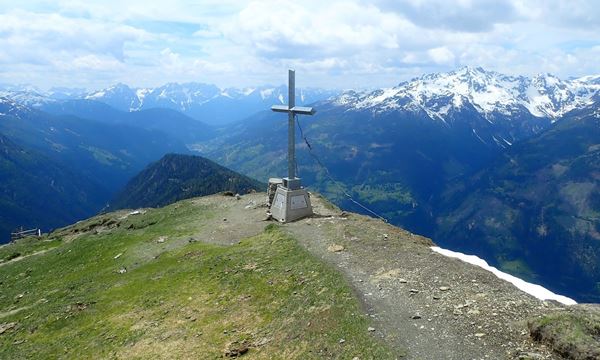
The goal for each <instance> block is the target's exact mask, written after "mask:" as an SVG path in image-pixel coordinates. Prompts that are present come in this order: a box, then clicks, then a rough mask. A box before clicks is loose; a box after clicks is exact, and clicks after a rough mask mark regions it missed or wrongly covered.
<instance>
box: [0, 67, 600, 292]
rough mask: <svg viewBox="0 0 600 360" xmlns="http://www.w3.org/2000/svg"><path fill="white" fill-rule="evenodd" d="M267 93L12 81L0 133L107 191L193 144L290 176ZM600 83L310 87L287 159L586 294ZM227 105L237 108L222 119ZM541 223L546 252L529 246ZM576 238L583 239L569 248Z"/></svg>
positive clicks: (387, 209) (366, 199) (413, 224)
mask: <svg viewBox="0 0 600 360" xmlns="http://www.w3.org/2000/svg"><path fill="white" fill-rule="evenodd" d="M159 89H160V91H159ZM269 89H271V88H269ZM269 89H263V90H259V89H256V90H253V91H250V90H248V91H246V92H244V91H239V92H238V93H234V92H233V91H230V92H227V91H224V90H221V89H218V88H217V87H214V86H211V85H202V84H169V85H165V86H164V87H161V88H157V89H149V90H143V89H141V90H140V89H131V88H129V87H127V86H125V85H119V86H115V87H111V88H109V89H106V90H105V91H100V92H94V93H82V92H77V91H73V92H70V91H68V90H64V89H63V91H62V93H61V94H60V95H56V94H55V95H52V96H53V97H52V96H46V95H44V96H41V97H38V98H36V97H35V96H32V97H29V96H27V91H26V90H27V89H24V90H23V91H24V92H22V93H19V94H20V95H19V96H17V95H16V94H17V93H18V90H16V89H12V90H10V91H9V90H7V91H6V93H7V94H8V95H10V96H11V97H10V99H5V100H4V104H7V103H8V104H10V105H9V106H6V105H0V113H2V115H0V133H2V134H4V135H5V136H6V137H7V138H9V139H10V140H11V141H13V142H15V143H17V144H19V145H22V146H26V147H30V148H32V149H34V150H35V151H39V152H40V153H42V154H43V155H44V156H46V157H48V158H49V159H51V160H52V161H56V162H60V163H61V164H64V165H67V166H68V167H69V168H70V169H72V171H74V172H78V173H81V174H82V175H83V176H85V177H87V178H92V179H96V180H97V181H98V182H99V183H101V184H102V185H103V186H105V187H109V188H110V191H109V192H110V193H111V194H112V195H114V194H116V193H117V192H118V191H119V190H121V189H123V186H124V185H125V183H126V182H127V181H128V180H129V179H131V177H133V176H134V175H135V174H136V173H137V172H139V171H140V170H142V169H143V168H144V166H147V165H148V164H149V163H151V162H153V161H156V160H158V159H160V158H161V157H162V156H163V155H165V154H167V153H173V152H176V153H188V154H189V153H192V152H193V151H195V152H199V153H200V154H202V155H203V156H206V157H207V158H209V159H211V160H213V161H215V162H216V163H218V164H220V165H224V166H227V167H229V168H232V169H234V170H236V171H239V172H241V173H243V174H246V175H249V176H251V177H252V178H255V179H262V180H266V179H267V178H269V177H273V176H277V175H283V174H285V173H286V149H287V122H286V121H285V117H283V116H282V115H281V114H275V113H272V112H270V111H268V109H269V107H270V105H272V104H273V103H279V102H283V103H285V100H286V99H285V91H284V90H285V89H284V88H281V89H280V90H272V91H271V90H269ZM599 89H600V77H599V76H587V77H582V78H577V79H568V80H562V79H559V78H557V77H555V76H552V75H550V74H541V75H537V76H535V77H532V78H527V77H523V76H508V75H503V74H499V73H497V72H492V71H486V70H484V69H481V68H469V67H466V68H461V69H458V70H456V71H452V72H448V73H438V74H429V75H424V76H421V77H419V78H415V79H412V80H409V81H405V82H402V83H400V84H398V86H396V87H393V88H389V89H380V90H375V91H345V92H343V93H339V94H337V95H335V92H328V91H322V90H318V91H315V93H316V94H321V95H322V96H321V97H319V96H316V95H315V97H313V98H311V97H309V96H305V97H304V98H303V99H302V100H304V102H303V103H305V104H307V103H308V101H312V100H311V99H316V101H315V102H314V103H313V104H312V105H313V106H314V107H315V108H316V109H317V111H318V112H317V114H316V115H315V116H313V117H310V118H308V117H307V118H304V117H300V119H299V124H298V125H299V126H300V125H302V131H301V132H300V131H299V132H297V133H298V135H299V137H298V139H297V149H298V154H297V158H298V170H299V173H300V176H301V177H302V178H303V183H304V184H305V185H307V186H309V187H311V188H312V189H314V190H317V191H319V192H321V193H323V194H324V195H325V196H327V197H328V198H329V199H331V200H333V201H334V202H335V203H336V204H338V205H340V206H341V207H343V208H347V209H350V210H355V211H359V212H360V211H364V210H363V209H360V208H358V207H356V205H355V203H354V201H359V202H360V203H361V204H363V205H365V206H367V207H368V208H370V209H371V210H373V211H374V212H376V213H378V214H380V215H382V216H383V217H385V218H387V219H388V220H389V221H390V222H392V223H394V224H396V225H400V226H402V227H405V228H407V229H409V230H410V231H413V232H416V233H419V234H423V235H426V236H431V237H433V238H434V240H435V241H436V242H439V243H441V244H444V245H445V246H447V247H449V248H460V249H462V250H463V251H465V252H472V253H475V254H478V255H480V256H482V257H484V258H486V259H487V260H488V261H490V262H491V263H492V264H493V265H496V266H498V267H500V268H501V269H502V270H505V271H508V272H511V273H515V274H519V275H520V276H523V277H526V278H529V279H533V280H536V279H537V280H540V282H542V283H543V284H544V285H546V286H547V287H549V288H551V289H553V290H555V291H559V292H560V291H563V292H565V293H567V294H568V295H570V296H573V297H575V298H576V299H578V300H584V301H585V300H587V301H598V299H600V289H596V287H597V286H596V285H595V284H596V283H598V282H600V271H598V269H596V267H594V266H591V265H589V266H588V265H586V266H583V265H582V264H594V261H595V260H593V259H595V258H594V256H596V255H593V254H596V253H597V251H598V245H597V243H598V242H597V241H596V240H594V239H595V236H596V235H595V234H596V232H597V231H598V230H597V229H598V218H597V215H596V214H597V211H598V210H597V206H596V205H597V201H596V200H597V199H596V197H595V195H594V194H596V193H597V190H595V189H597V188H598V179H597V177H596V175H595V174H597V158H596V157H595V154H596V153H595V152H594V151H593V149H595V146H596V143H598V136H597V134H598V133H597V131H598V124H597V122H596V121H595V120H594V119H595V116H596V115H595V114H597V112H598V109H599V108H600V102H599V95H598V92H599ZM264 90H269V91H266V92H262V93H261V91H264ZM69 93H72V94H73V95H72V98H70V99H65V97H67V98H68V97H69V96H68V94H69ZM300 93H302V92H300ZM224 94H226V95H227V96H226V95H224ZM38 95H39V94H38ZM332 95H333V96H332ZM59 97H61V98H60V99H58V98H59ZM48 99H49V100H48ZM92 99H93V100H92ZM136 99H137V100H136ZM222 102H225V103H226V105H225V106H222V105H221V104H222ZM109 104H112V106H111V105H109ZM248 104H252V105H251V106H250V105H248ZM3 106H4V107H3ZM115 107H117V108H115ZM257 110H263V111H260V112H256V111H257ZM182 111H183V112H186V113H187V115H185V114H183V113H182ZM233 112H239V113H238V114H237V115H235V114H233ZM223 114H225V115H223ZM188 115H189V116H188ZM218 116H224V117H225V118H221V119H217V117H218ZM236 117H239V118H242V117H244V120H240V121H237V122H230V121H233V119H234V118H236ZM22 119H25V120H22ZM198 119H204V120H206V123H204V122H201V121H198ZM576 119H579V120H576ZM208 123H212V124H218V126H214V125H210V124H208ZM53 129H54V130H53ZM57 129H58V130H57ZM301 136H305V137H306V141H305V140H304V139H303V138H301ZM564 149H568V150H569V151H570V152H561V151H562V150H564ZM589 149H592V150H589ZM82 150H83V151H82ZM559 150H560V151H559ZM314 157H316V158H318V159H319V162H315V161H314ZM513 161H515V162H513ZM320 164H324V165H325V167H326V169H324V168H322V167H321V165H320ZM330 176H332V177H333V178H335V179H336V180H337V181H334V182H332V181H331V178H330ZM482 179H483V180H482ZM585 179H587V180H585ZM584 180H585V181H584ZM539 182H545V183H544V184H542V185H540V184H539ZM139 183H140V184H144V179H140V182H139ZM107 185H109V186H107ZM565 189H569V190H565ZM348 195H349V196H350V197H351V199H350V198H348ZM541 214H543V216H542V215H541ZM542 218H543V219H542ZM498 219H501V221H500V220H498ZM496 225H497V226H496ZM465 228H466V229H468V230H469V231H464V229H465ZM499 228H502V229H503V230H502V232H498V229H499ZM457 229H458V230H457ZM538 229H541V230H538ZM456 231H463V233H461V234H456ZM536 234H537V235H536ZM539 234H545V235H544V236H543V237H542V238H543V239H544V241H545V242H544V243H545V244H547V245H548V249H553V250H552V251H554V252H553V253H552V252H544V251H540V250H539V244H540V241H541V240H540V239H542V238H540V237H539V236H541V235H539ZM523 238H526V239H523ZM578 239H580V240H578ZM578 241H579V244H580V245H581V246H582V247H579V248H577V247H573V246H571V245H570V244H573V243H578ZM584 245H585V246H584ZM586 246H587V247H586ZM561 251H562V252H567V251H569V252H570V254H571V256H570V257H565V259H561V261H562V262H559V261H558V260H557V261H556V263H560V264H562V265H561V266H562V267H568V269H567V270H565V271H563V272H562V274H564V277H561V276H559V274H558V273H557V272H553V271H551V270H552V269H550V268H548V266H546V265H544V264H543V262H544V261H548V259H556V258H557V256H559V255H560V252H561ZM586 254H587V255H589V256H588V257H589V258H585V259H587V260H585V259H583V257H585V256H587V255H586ZM582 259H583V260H582ZM590 259H591V260H590ZM584 260H585V261H584ZM552 261H554V260H552ZM575 277H580V278H581V279H585V280H584V281H583V282H582V285H581V286H580V287H578V286H572V282H573V281H572V279H573V278H575Z"/></svg>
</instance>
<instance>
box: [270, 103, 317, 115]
mask: <svg viewBox="0 0 600 360" xmlns="http://www.w3.org/2000/svg"><path fill="white" fill-rule="evenodd" d="M271 110H273V111H275V112H292V113H294V114H300V115H313V114H314V113H316V112H317V111H316V110H315V109H314V108H311V107H305V106H294V107H293V108H291V109H290V108H289V107H287V106H286V105H273V106H271Z"/></svg>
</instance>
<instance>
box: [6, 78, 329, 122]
mask: <svg viewBox="0 0 600 360" xmlns="http://www.w3.org/2000/svg"><path fill="white" fill-rule="evenodd" d="M338 94H339V91H337V90H325V89H317V88H312V89H310V88H308V89H297V95H296V97H297V102H298V103H299V104H300V103H302V104H309V103H313V102H315V101H319V100H323V99H327V98H330V97H332V96H335V95H338ZM287 95H288V94H287V87H286V86H284V85H281V86H261V87H256V88H245V89H237V88H226V89H221V88H219V87H217V86H215V85H212V84H203V83H184V84H178V83H169V84H165V85H163V86H160V87H156V88H131V87H129V86H128V85H125V84H116V85H113V86H110V87H108V88H106V89H102V90H97V91H92V92H85V91H81V89H71V90H70V89H51V90H50V91H47V92H45V91H41V90H39V89H35V88H31V87H15V86H12V87H5V88H3V89H0V96H4V97H7V98H10V99H12V100H13V101H15V102H18V103H20V104H22V105H27V106H31V107H34V108H44V107H47V106H48V105H50V106H61V104H62V102H63V101H64V100H92V101H97V102H101V103H104V104H107V105H110V106H111V107H113V108H114V109H117V110H121V111H125V112H137V111H140V110H147V109H154V108H163V109H171V110H176V111H178V112H180V113H182V114H185V115H187V116H189V117H191V118H194V119H196V120H200V121H202V122H204V123H207V124H210V125H222V124H226V123H232V122H236V121H239V120H242V119H244V118H246V117H248V116H250V115H252V114H254V113H256V112H258V111H261V110H264V109H268V108H269V107H271V105H274V104H283V103H287Z"/></svg>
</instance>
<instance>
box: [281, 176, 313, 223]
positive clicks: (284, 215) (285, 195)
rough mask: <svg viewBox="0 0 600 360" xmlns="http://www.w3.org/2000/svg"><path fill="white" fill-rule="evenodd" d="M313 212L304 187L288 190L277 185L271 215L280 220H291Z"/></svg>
mask: <svg viewBox="0 0 600 360" xmlns="http://www.w3.org/2000/svg"><path fill="white" fill-rule="evenodd" d="M312 214H313V210H312V205H311V204H310V196H309V195H308V191H306V189H295V190H290V189H288V188H286V187H284V186H282V185H279V186H277V191H276V192H275V197H274V199H273V204H271V216H272V217H273V219H275V220H277V221H280V222H284V223H287V222H292V221H296V220H299V219H302V218H305V217H308V216H311V215H312Z"/></svg>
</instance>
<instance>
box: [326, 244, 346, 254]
mask: <svg viewBox="0 0 600 360" xmlns="http://www.w3.org/2000/svg"><path fill="white" fill-rule="evenodd" d="M327 251H329V252H340V251H344V247H343V246H342V245H337V244H331V245H329V246H328V247H327Z"/></svg>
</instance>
